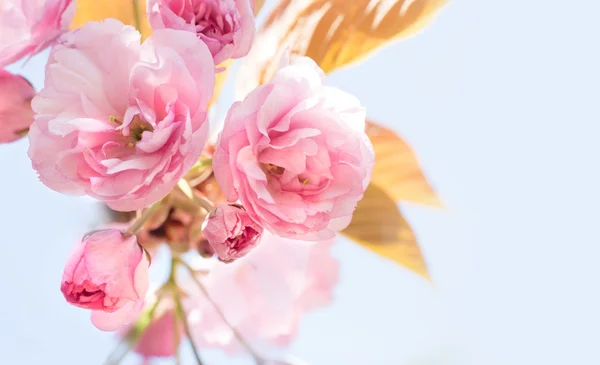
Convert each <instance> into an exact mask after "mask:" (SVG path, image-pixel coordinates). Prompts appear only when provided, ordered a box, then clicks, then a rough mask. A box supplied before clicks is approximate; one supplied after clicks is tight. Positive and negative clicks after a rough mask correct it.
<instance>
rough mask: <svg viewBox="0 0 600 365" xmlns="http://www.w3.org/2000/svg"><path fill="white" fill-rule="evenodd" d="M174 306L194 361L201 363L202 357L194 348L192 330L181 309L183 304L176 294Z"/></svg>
mask: <svg viewBox="0 0 600 365" xmlns="http://www.w3.org/2000/svg"><path fill="white" fill-rule="evenodd" d="M175 308H176V311H177V317H178V318H179V319H181V323H182V324H183V329H184V331H185V335H186V336H187V338H188V340H189V341H190V345H191V346H192V351H193V352H194V357H195V358H196V362H197V363H198V365H203V364H202V359H201V358H200V354H199V353H198V349H197V348H196V345H195V344H194V338H193V337H192V331H191V330H190V325H189V323H188V320H187V316H186V314H185V311H184V310H183V306H182V305H181V298H180V297H179V295H177V297H176V298H175Z"/></svg>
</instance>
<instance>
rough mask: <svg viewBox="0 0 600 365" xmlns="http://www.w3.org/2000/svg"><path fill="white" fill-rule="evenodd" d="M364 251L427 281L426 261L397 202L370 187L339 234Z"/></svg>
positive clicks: (373, 186) (375, 188) (377, 189)
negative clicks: (372, 253) (346, 225)
mask: <svg viewBox="0 0 600 365" xmlns="http://www.w3.org/2000/svg"><path fill="white" fill-rule="evenodd" d="M342 233H343V234H344V235H346V236H348V237H349V238H350V239H352V240H354V241H356V242H358V243H359V244H361V245H362V246H364V247H366V248H367V249H369V250H371V251H373V252H375V253H377V254H379V255H381V256H383V257H385V258H388V259H390V260H392V261H395V262H396V263H398V264H400V265H402V266H404V267H406V268H407V269H409V270H411V271H413V272H415V273H417V274H419V275H421V276H423V277H424V278H426V279H428V280H429V274H428V273H427V266H426V265H425V259H424V258H423V254H422V253H421V250H420V249H419V245H418V244H417V239H416V237H415V234H414V233H413V231H412V229H411V228H410V226H409V225H408V223H407V222H406V220H405V219H404V217H402V214H401V213H400V210H399V209H398V206H397V205H396V202H395V201H394V200H392V198H390V197H389V196H388V195H387V194H386V193H385V192H384V191H383V190H382V189H380V188H379V187H377V186H375V185H373V184H371V185H369V187H368V188H367V190H366V191H365V195H364V197H363V199H362V200H361V201H360V202H359V203H358V206H357V207H356V210H355V211H354V215H353V217H352V222H351V223H350V225H349V226H348V227H347V228H346V229H345V230H344V231H343V232H342Z"/></svg>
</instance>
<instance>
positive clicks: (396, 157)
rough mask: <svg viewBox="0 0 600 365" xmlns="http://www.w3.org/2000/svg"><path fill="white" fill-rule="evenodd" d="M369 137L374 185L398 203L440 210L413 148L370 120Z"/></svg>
mask: <svg viewBox="0 0 600 365" xmlns="http://www.w3.org/2000/svg"><path fill="white" fill-rule="evenodd" d="M366 132H367V135H368V136H369V138H370V139H371V143H373V148H374V149H375V167H374V168H373V177H372V180H371V182H372V183H373V184H375V185H377V186H378V187H379V188H381V189H382V190H384V191H385V192H386V193H387V194H388V195H389V196H390V197H392V198H393V199H395V200H396V201H398V200H402V201H408V202H412V203H417V204H424V205H430V206H436V207H441V206H442V203H441V202H440V199H439V198H438V197H437V195H436V194H435V192H434V191H433V189H432V188H431V186H430V185H429V183H428V182H427V179H426V178H425V175H424V174H423V171H421V167H420V166H419V162H418V161H417V157H416V156H415V154H414V152H413V150H412V149H411V148H410V146H409V145H408V144H407V143H406V142H405V141H404V140H403V139H402V138H400V137H399V136H398V135H397V134H396V133H394V132H393V131H391V130H389V129H387V128H384V127H382V126H380V125H377V124H375V123H373V122H370V121H367V128H366Z"/></svg>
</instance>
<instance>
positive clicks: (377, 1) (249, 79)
mask: <svg viewBox="0 0 600 365" xmlns="http://www.w3.org/2000/svg"><path fill="white" fill-rule="evenodd" d="M446 2H447V0H280V2H279V4H278V5H277V6H276V7H275V8H274V9H273V11H272V12H271V13H270V15H269V17H268V18H267V20H266V22H265V24H264V25H263V26H262V28H261V29H260V31H259V32H258V33H257V36H256V39H255V42H254V46H253V48H252V50H251V51H250V54H249V55H248V56H247V57H246V58H245V59H244V60H243V62H242V69H241V72H240V75H242V77H243V79H242V80H240V84H239V87H238V89H239V93H240V96H244V95H245V94H246V93H247V92H249V91H250V90H252V89H253V88H254V87H256V86H258V85H260V84H262V83H264V82H265V81H266V80H269V79H270V78H271V76H272V75H273V73H274V72H275V70H276V67H277V65H278V62H279V59H280V58H281V55H282V54H283V52H284V50H285V49H286V48H287V47H290V50H291V52H292V54H298V55H303V56H308V57H310V58H312V59H313V60H315V61H316V62H317V64H319V66H321V68H322V69H323V70H324V71H325V72H326V73H328V72H331V71H333V70H335V69H338V68H340V67H342V66H346V65H348V64H351V63H353V62H357V61H359V60H361V59H363V58H364V57H366V56H368V55H369V54H371V53H372V52H373V51H375V50H376V49H378V48H380V47H381V46H383V45H385V44H387V43H389V42H392V41H394V40H398V39H402V38H406V37H408V36H410V35H413V34H415V33H416V32H418V31H420V30H421V29H423V28H424V27H425V26H426V25H427V24H428V23H429V21H430V20H431V19H432V18H433V17H434V16H435V15H436V14H437V12H438V10H439V9H440V8H441V7H442V6H443V5H444V4H445V3H446Z"/></svg>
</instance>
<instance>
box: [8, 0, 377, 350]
mask: <svg viewBox="0 0 600 365" xmlns="http://www.w3.org/2000/svg"><path fill="white" fill-rule="evenodd" d="M22 2H23V3H21V1H9V2H8V5H6V3H5V2H4V3H2V5H0V6H4V7H7V8H5V9H2V12H1V13H0V66H2V67H3V66H6V65H7V64H9V63H12V62H14V61H16V60H18V59H20V58H23V57H26V56H29V55H33V54H35V53H37V52H39V51H40V50H42V49H44V48H45V47H47V46H48V45H52V49H51V51H50V56H49V60H48V64H47V66H46V74H45V82H44V87H43V88H42V90H41V91H40V92H39V93H37V95H35V91H34V90H33V88H32V87H31V85H29V84H28V83H27V82H26V81H25V80H24V79H23V78H22V77H20V76H16V75H12V74H9V73H7V72H6V71H1V72H2V73H0V97H1V98H0V118H1V119H0V139H1V141H3V142H8V141H12V140H15V139H17V138H18V137H19V136H20V135H22V134H24V133H26V132H27V129H28V128H29V131H28V134H29V141H30V148H29V156H30V158H31V161H32V165H33V168H34V169H35V170H36V171H37V173H38V174H39V178H40V180H41V181H42V182H43V183H44V184H45V185H46V186H48V187H50V188H51V189H53V190H56V191H58V192H61V193H65V194H72V195H88V196H91V197H93V198H96V199H98V200H100V201H102V202H104V203H106V204H107V205H108V206H109V207H110V208H112V209H113V210H116V211H123V212H130V211H138V213H139V214H138V217H137V218H136V219H135V220H133V222H132V223H131V225H130V226H129V227H128V228H126V229H124V230H121V229H119V228H104V229H101V230H98V231H94V232H91V233H88V234H87V235H86V236H85V237H84V238H83V240H82V242H81V243H80V244H79V245H78V246H77V247H76V248H75V250H74V252H73V254H72V256H71V257H70V258H69V260H68V262H67V265H66V267H65V270H64V274H63V278H62V283H61V290H62V292H63V294H64V296H65V298H66V299H67V301H68V302H69V303H71V304H73V305H76V306H78V307H82V308H86V309H90V310H91V311H92V322H93V323H94V325H95V326H96V327H98V328H99V329H102V330H107V331H110V330H116V329H119V328H121V327H123V326H125V325H128V324H130V323H131V322H132V321H133V320H134V319H135V318H136V317H137V316H138V315H139V313H140V311H141V310H142V308H143V307H144V303H145V300H146V296H147V292H148V267H149V265H150V260H149V257H150V256H149V254H148V253H147V252H146V251H145V248H144V247H142V245H140V237H141V236H139V233H140V229H142V228H143V227H144V224H146V223H147V220H148V219H152V215H153V213H155V212H156V211H158V210H160V207H161V206H166V205H168V204H172V203H173V200H174V198H173V196H172V194H173V193H175V192H178V193H179V195H184V196H187V197H188V198H189V201H188V202H187V203H186V204H182V203H180V204H182V206H184V207H187V208H189V206H190V205H191V206H192V208H190V209H191V212H192V214H196V213H195V210H198V211H203V212H204V216H205V218H204V221H203V224H202V225H201V232H200V235H201V236H200V237H201V240H203V241H206V242H207V243H208V245H209V246H210V247H211V248H212V251H211V252H214V254H215V255H216V256H217V257H218V258H219V260H220V261H223V262H232V261H235V260H238V262H236V263H235V264H234V265H237V266H234V267H233V268H232V266H231V265H224V264H222V263H220V262H217V264H218V265H217V266H216V267H215V268H214V269H213V271H214V272H215V274H211V275H210V276H208V277H206V278H205V279H202V280H200V281H202V282H204V284H205V285H206V287H207V288H208V289H207V290H208V292H209V293H210V294H211V295H212V296H213V300H214V302H216V303H217V304H218V305H220V306H221V307H222V309H221V310H222V311H223V312H224V313H225V314H226V315H227V316H228V317H229V318H230V322H235V323H234V324H235V326H236V327H238V328H239V330H240V332H242V333H249V332H252V331H256V323H257V322H256V321H257V319H256V318H261V316H265V315H267V313H265V312H264V308H268V302H269V301H272V302H273V303H276V304H277V305H285V306H287V308H288V310H287V311H286V312H285V313H286V314H285V318H282V321H281V322H282V323H284V324H283V327H277V328H273V327H272V326H267V327H268V329H266V330H265V331H267V332H268V331H272V333H271V338H276V339H279V340H280V341H285V338H286V336H288V335H291V334H292V332H293V330H291V328H293V327H294V326H293V323H296V322H297V320H298V312H299V310H300V309H297V306H300V307H301V308H308V307H311V306H313V305H314V303H313V301H315V300H316V301H317V302H318V301H319V300H320V299H315V297H314V296H313V297H308V296H307V295H306V292H307V290H312V291H313V292H319V291H318V290H316V291H315V290H314V285H316V286H318V285H322V284H320V282H316V283H313V282H311V281H310V277H307V278H305V280H307V281H306V282H303V283H302V285H300V286H301V289H299V290H295V291H294V292H293V293H289V295H288V296H286V297H287V298H293V299H294V301H295V303H296V304H294V303H292V302H286V303H283V304H282V303H281V301H280V299H279V298H269V295H272V294H273V293H274V292H272V291H270V292H265V293H264V295H263V296H261V297H262V299H261V300H262V301H264V302H267V303H263V304H261V306H258V307H251V306H250V307H248V308H245V310H244V311H241V312H240V311H236V310H235V308H229V307H231V306H235V305H239V304H240V303H243V301H244V300H245V298H247V296H248V292H249V291H253V292H260V288H259V287H257V286H256V285H255V283H253V282H252V281H253V279H254V278H255V276H257V275H258V276H261V275H266V276H272V277H277V276H278V275H280V274H279V273H278V272H281V273H284V272H286V269H287V270H289V269H290V266H292V267H293V266H294V265H295V263H296V264H297V263H298V260H305V259H304V258H302V256H297V255H296V253H295V251H294V250H289V252H287V254H288V255H289V257H286V256H285V255H286V250H285V249H284V250H278V249H277V248H275V246H276V245H280V246H281V248H283V247H287V246H289V245H290V244H291V245H294V244H296V243H295V241H298V242H302V243H303V244H304V245H305V246H306V247H311V246H314V245H322V247H328V246H329V244H328V242H331V240H332V239H333V238H334V237H335V235H336V233H338V232H339V231H341V230H343V229H344V228H345V227H347V226H348V224H349V223H350V221H351V218H352V214H353V211H354V209H355V207H356V204H357V202H358V201H359V200H360V199H361V198H362V195H363V193H364V191H365V189H366V187H367V185H368V184H369V182H370V178H371V170H372V168H373V163H374V152H373V148H372V146H371V143H370V142H369V139H368V137H367V136H366V134H365V133H364V129H365V110H364V108H363V107H362V106H361V105H360V102H359V101H358V100H357V99H356V98H355V97H353V96H351V95H349V94H347V93H345V92H343V91H341V90H339V89H336V88H333V87H329V86H326V85H325V75H324V73H323V71H322V70H321V69H320V68H319V67H318V66H317V65H316V64H315V63H314V62H313V61H312V60H310V59H308V58H296V59H294V60H293V61H290V59H289V57H288V56H285V57H284V59H282V60H281V66H280V69H279V71H278V72H277V73H276V74H275V75H274V76H273V78H272V79H271V80H270V81H269V82H267V83H266V84H264V85H261V86H259V87H257V88H256V89H255V90H253V91H252V92H250V93H249V94H248V95H247V96H246V97H245V99H243V100H242V101H238V102H236V103H235V104H233V105H232V106H231V108H230V109H229V112H228V113H227V116H226V118H225V121H224V125H223V129H222V131H221V133H220V134H219V136H218V139H217V142H216V145H215V146H208V145H207V141H208V139H209V124H208V120H207V117H208V107H209V101H210V100H211V98H212V96H213V89H214V86H215V75H216V73H218V72H220V71H222V70H221V69H220V68H219V67H218V65H219V64H221V63H222V62H223V61H226V60H228V59H231V58H240V57H243V56H245V55H246V54H247V53H248V51H249V50H250V47H251V45H252V41H253V37H254V29H255V25H254V16H253V6H254V4H253V1H252V0H150V1H149V2H148V7H147V8H148V19H149V20H150V24H151V25H152V28H153V33H152V35H150V36H149V37H148V38H147V39H146V40H145V41H143V42H141V35H140V33H139V32H138V31H137V30H136V29H135V28H134V27H131V26H127V25H124V24H122V23H121V22H120V21H118V20H115V19H106V20H104V21H102V22H90V23H87V24H86V25H84V26H83V27H81V28H79V29H76V30H73V31H70V32H67V26H68V24H69V23H70V20H71V17H72V13H73V10H74V9H73V7H74V2H72V1H70V0H45V1H44V0H35V1H27V0H22ZM26 5H27V6H26ZM9 89H10V92H9V91H7V90H9ZM3 95H6V96H4V97H2V96H3ZM34 95H35V96H34ZM32 98H33V100H31V99H32ZM30 101H31V107H29V105H30V104H29V102H30ZM32 118H33V121H32ZM209 147H210V148H212V150H213V151H214V153H211V154H210V156H207V155H206V151H207V149H209ZM203 154H204V155H203ZM191 171H195V172H196V173H195V174H194V176H195V177H198V176H205V175H206V176H214V178H215V179H216V183H217V184H218V187H219V189H220V190H221V191H222V193H223V195H224V197H225V199H226V201H223V202H215V201H211V199H210V197H208V196H206V195H203V194H202V192H200V191H199V190H197V189H194V187H195V186H196V185H197V184H198V183H200V182H202V180H201V181H199V182H198V181H196V180H197V179H189V178H188V177H189V176H190V173H191ZM198 171H200V173H198ZM204 172H208V174H204V175H203V174H202V173H204ZM191 180H194V181H195V182H192V181H191ZM188 190H189V191H188ZM181 192H184V193H186V194H181ZM157 209H158V210H157ZM190 209H188V212H189V210H190ZM169 212H172V210H170V211H169ZM169 212H167V213H166V214H169ZM136 233H137V234H138V235H136ZM308 241H310V242H308ZM290 242H291V243H290ZM255 248H256V250H255ZM282 252H283V253H282ZM250 253H252V254H250ZM248 254H250V255H249V257H247V258H243V257H244V256H246V255H248ZM174 255H177V253H174ZM253 255H254V256H253ZM308 256H310V255H308ZM308 256H307V257H308ZM242 258H243V259H242ZM240 259H242V260H240ZM245 260H248V261H245ZM266 262H270V265H269V264H268V263H266ZM307 262H308V261H306V263H307ZM219 265H220V266H219ZM260 265H263V266H265V268H269V269H268V270H265V271H259V272H258V273H260V274H253V270H254V268H255V267H256V266H260ZM329 266H331V265H329ZM225 267H227V268H228V269H223V268H225ZM302 267H303V268H305V267H306V265H302ZM220 270H225V272H226V274H219V271H220ZM278 270H279V271H278ZM326 277H329V278H331V275H327V276H326ZM217 278H218V279H217ZM259 279H260V277H256V280H257V281H258V280H259ZM288 279H289V280H290V281H294V282H295V283H296V284H297V285H296V286H294V287H295V288H297V287H298V282H297V280H298V279H297V278H296V277H294V278H288V277H287V276H285V275H283V274H281V280H282V282H281V285H280V289H281V290H280V291H278V292H279V293H281V291H284V290H286V288H288V286H289V285H290V282H288V281H286V280H288ZM323 280H325V282H327V283H330V282H331V281H332V280H326V279H323ZM333 281H335V280H333ZM240 283H243V284H240ZM331 285H333V284H331ZM223 286H227V287H228V293H231V291H232V290H237V291H236V295H237V296H238V297H239V300H240V302H238V303H236V302H235V301H227V300H225V299H224V298H222V294H220V293H222V290H221V289H220V288H222V287H223ZM328 287H330V286H328ZM232 288H235V289H232ZM311 288H312V289H311ZM255 296H256V295H255ZM174 298H175V299H173V302H177V300H178V299H177V298H178V296H177V295H175V297H174ZM323 300H324V299H323ZM187 303H188V304H186V306H189V303H193V301H192V300H188V301H187ZM187 309H188V311H189V313H190V318H191V319H190V320H193V317H194V316H195V318H196V319H195V320H196V321H199V322H202V328H203V331H204V332H203V335H201V336H203V337H202V338H203V340H201V341H198V342H203V343H204V344H206V345H210V344H215V343H219V344H221V345H228V344H229V343H230V342H228V341H231V340H228V338H230V337H232V336H233V335H232V334H231V333H230V332H227V331H223V330H219V325H222V324H223V323H222V322H219V325H215V324H213V325H211V320H214V318H218V316H216V315H214V316H211V315H209V313H210V311H211V310H214V308H213V309H202V305H196V306H190V307H189V308H187ZM198 311H200V312H198ZM165 313H167V315H170V316H171V317H172V316H173V310H171V311H170V312H169V311H168V310H167V311H166V312H165ZM168 313H171V314H168ZM194 313H196V314H195V315H194ZM197 313H200V314H197ZM236 313H238V314H236ZM239 313H245V314H243V315H240V314H239ZM171 317H166V318H167V319H165V320H157V321H156V322H155V326H162V325H164V324H167V325H168V324H169V323H171V324H172V323H173V321H171V320H169V319H168V318H171ZM160 318H163V319H164V318H165V316H164V315H163V316H161V317H160ZM250 318H253V319H254V322H250V321H249V319H250ZM163 322H164V323H163ZM259 322H260V321H259ZM265 322H266V320H265ZM286 326H287V327H286ZM207 328H208V329H207ZM211 328H213V329H214V330H211ZM149 331H150V329H149ZM174 331H175V330H174V329H173V328H171V332H174ZM159 332H161V331H159ZM148 333H151V332H148ZM267 337H268V336H267ZM226 342H227V343H226ZM144 343H145V342H144V340H143V339H142V342H140V344H139V346H142V347H143V344H144ZM159 352H160V351H159Z"/></svg>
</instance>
